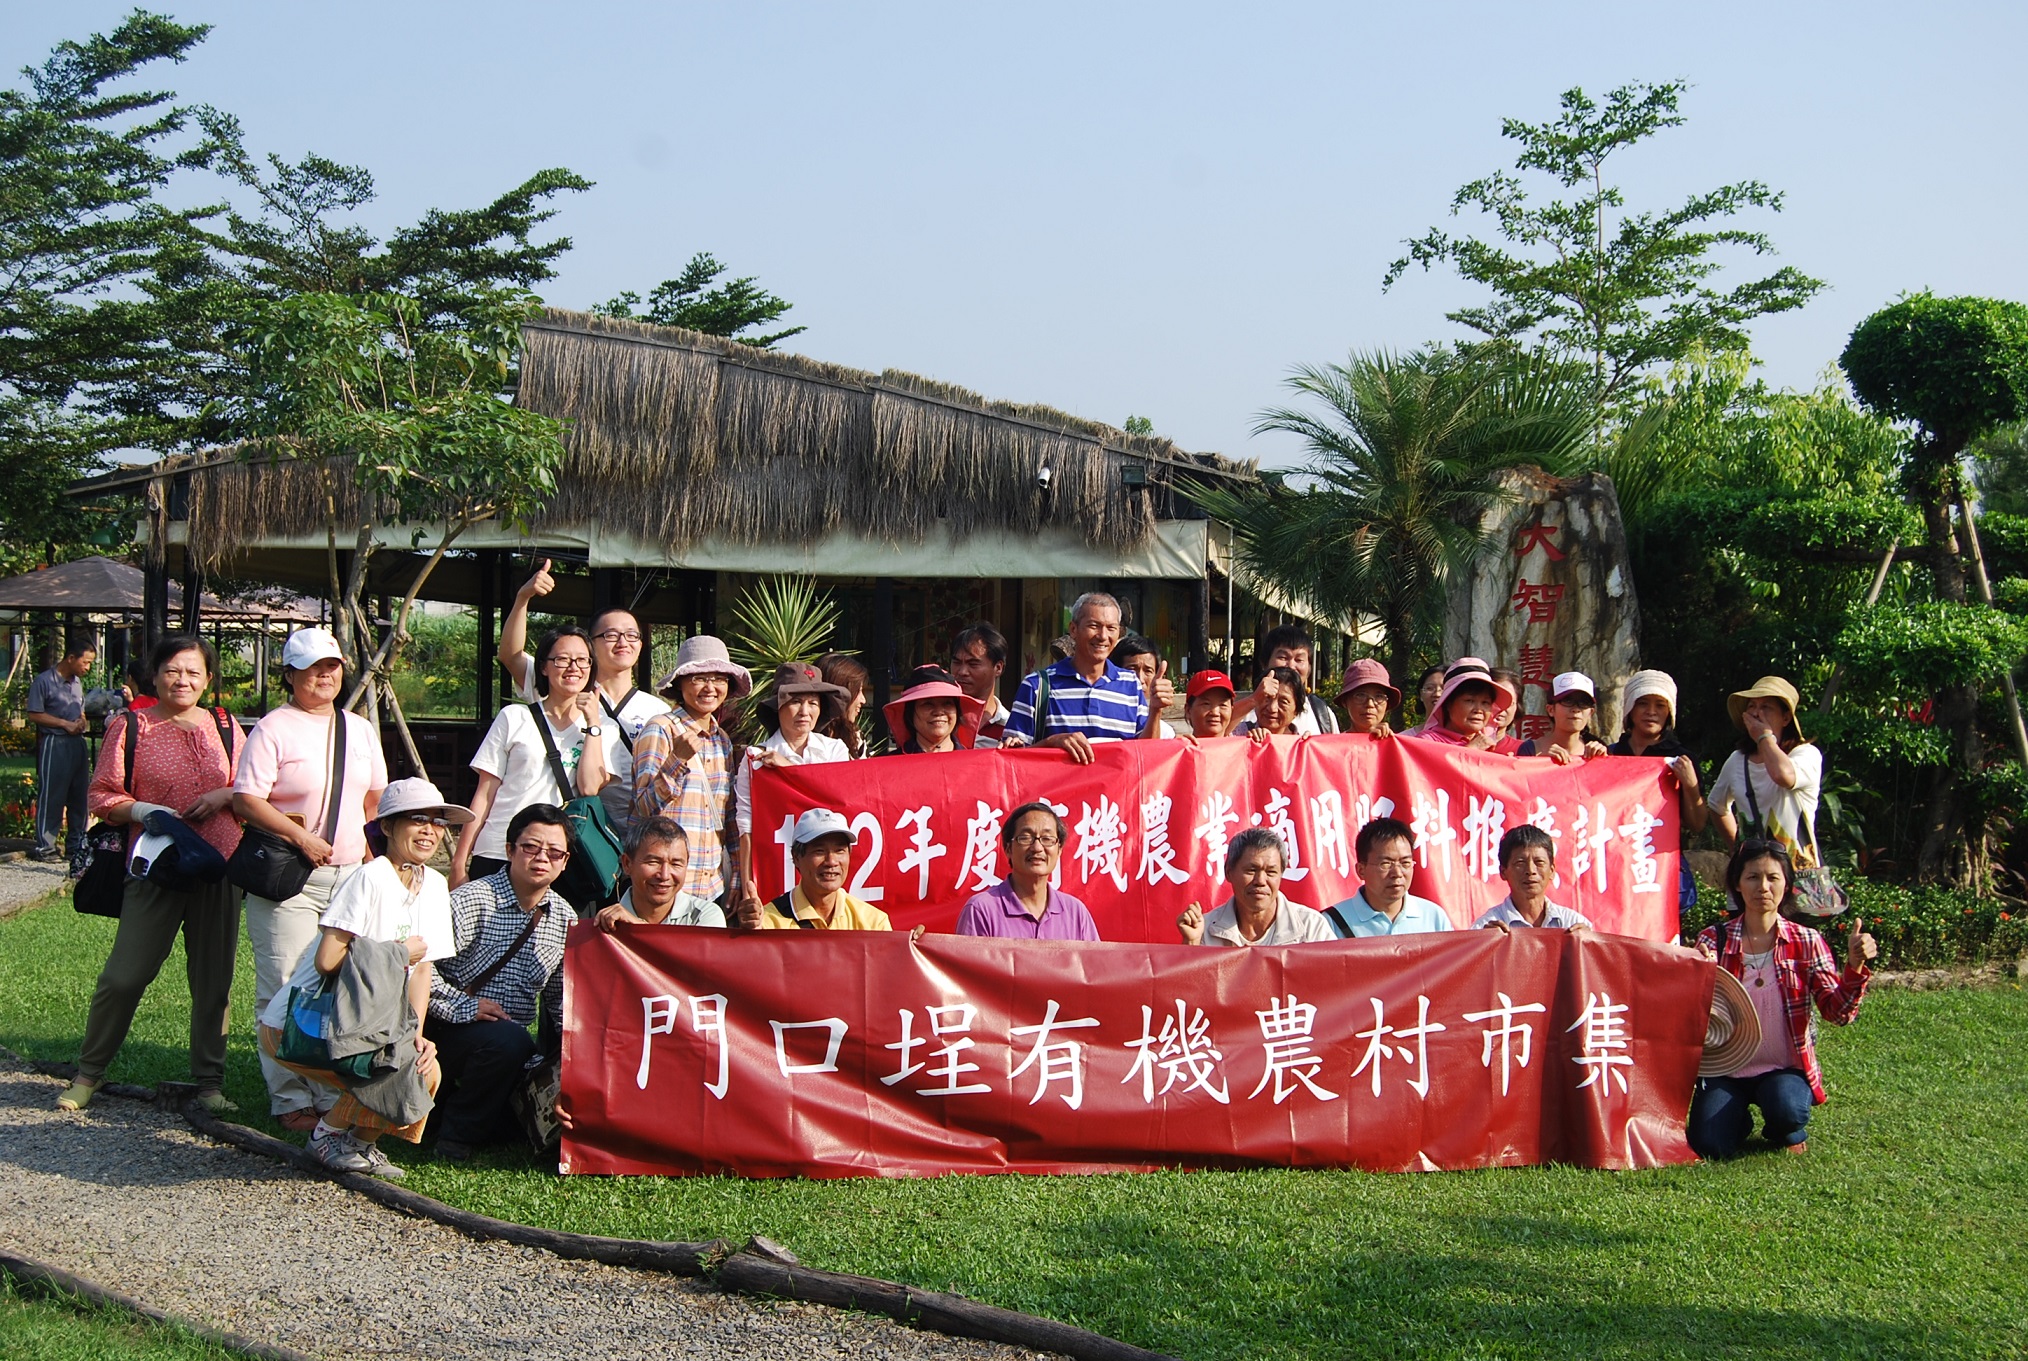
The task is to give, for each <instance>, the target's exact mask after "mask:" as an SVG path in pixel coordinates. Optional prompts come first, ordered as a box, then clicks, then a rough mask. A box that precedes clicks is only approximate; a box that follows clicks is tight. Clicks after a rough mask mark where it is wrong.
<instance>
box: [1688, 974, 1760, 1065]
mask: <svg viewBox="0 0 2028 1361" xmlns="http://www.w3.org/2000/svg"><path fill="white" fill-rule="evenodd" d="M1712 973H1713V974H1715V975H1716V981H1715V982H1714V983H1713V984H1712V987H1711V1015H1710V1017H1709V1018H1708V1019H1706V1021H1705V1022H1704V1054H1703V1057H1701V1058H1699V1059H1698V1060H1697V1076H1699V1077H1730V1076H1731V1075H1732V1074H1734V1073H1736V1072H1738V1071H1739V1070H1740V1069H1741V1068H1744V1067H1745V1066H1746V1065H1747V1063H1748V1062H1750V1061H1751V1060H1752V1058H1753V1056H1754V1055H1755V1054H1757V1053H1759V1052H1760V1014H1759V1013H1758V1012H1756V1011H1755V1010H1754V1009H1753V999H1752V998H1751V997H1748V996H1747V995H1746V985H1745V984H1743V983H1741V982H1740V981H1739V980H1738V979H1737V978H1734V977H1733V976H1732V975H1731V974H1729V973H1727V972H1726V971H1725V970H1724V969H1721V968H1718V967H1716V966H1715V965H1714V966H1713V968H1712Z"/></svg>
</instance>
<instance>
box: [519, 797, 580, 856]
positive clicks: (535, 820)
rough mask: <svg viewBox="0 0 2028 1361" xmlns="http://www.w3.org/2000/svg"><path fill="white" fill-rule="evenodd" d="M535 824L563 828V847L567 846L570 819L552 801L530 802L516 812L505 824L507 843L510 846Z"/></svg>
mask: <svg viewBox="0 0 2028 1361" xmlns="http://www.w3.org/2000/svg"><path fill="white" fill-rule="evenodd" d="M537 826H540V827H561V828H563V844H564V847H565V849H568V848H569V846H570V819H569V818H567V817H565V816H564V815H563V810H562V809H561V808H558V807H557V806H556V805H555V804H553V803H531V804H529V805H528V806H527V807H526V808H524V809H522V810H521V811H520V812H518V813H516V814H515V815H514V820H513V821H512V822H510V823H508V824H507V845H508V846H509V847H512V846H513V845H514V843H515V842H517V841H519V840H520V839H521V834H522V833H523V832H525V831H527V830H528V829H529V828H530V827H537Z"/></svg>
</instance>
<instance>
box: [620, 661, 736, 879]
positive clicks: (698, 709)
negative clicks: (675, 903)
mask: <svg viewBox="0 0 2028 1361" xmlns="http://www.w3.org/2000/svg"><path fill="white" fill-rule="evenodd" d="M660 688H661V690H662V693H663V694H665V695H667V696H668V697H669V698H670V699H673V700H675V701H676V707H675V708H673V709H671V710H670V711H669V712H668V713H666V714H657V715H655V717H653V718H651V719H649V720H648V721H647V723H645V724H644V725H642V728H641V734H640V736H638V737H636V738H635V739H634V818H635V820H636V821H639V820H642V819H646V818H652V817H668V818H673V819H675V821H676V823H677V824H678V825H679V826H681V827H682V828H683V830H684V832H685V833H686V834H688V836H689V837H690V865H689V868H688V869H687V870H686V871H685V874H684V880H683V891H684V892H685V893H689V894H694V895H695V896H697V897H699V898H707V899H710V900H711V901H713V902H722V901H724V899H725V894H726V890H727V888H728V887H729V885H728V884H727V883H726V836H727V817H726V815H727V813H728V812H729V811H730V805H731V803H732V775H733V751H732V738H731V737H730V736H729V735H728V734H727V733H726V730H725V717H726V715H725V706H726V704H727V702H728V701H732V700H738V699H743V698H745V697H746V696H747V695H748V694H750V693H751V692H752V691H753V676H752V674H751V673H750V672H748V671H747V669H746V668H745V667H743V666H741V665H739V664H738V663H737V662H735V661H733V660H732V658H731V657H730V656H729V655H727V653H726V650H725V644H724V643H723V642H722V641H720V640H719V639H717V638H714V637H712V636H711V635H710V634H708V633H700V634H698V635H697V636H695V637H693V638H685V639H684V640H683V646H682V647H680V648H678V649H677V652H676V665H675V666H673V667H671V668H670V670H669V674H668V675H666V676H664V677H663V678H662V684H661V687H660ZM734 868H735V869H736V868H737V864H736V863H735V865H734Z"/></svg>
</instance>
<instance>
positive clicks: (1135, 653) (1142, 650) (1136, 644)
mask: <svg viewBox="0 0 2028 1361" xmlns="http://www.w3.org/2000/svg"><path fill="white" fill-rule="evenodd" d="M1161 656H1162V654H1161V653H1159V652H1157V651H1155V645H1154V643H1152V642H1150V641H1149V640H1148V639H1147V638H1145V637H1143V636H1142V635H1140V634H1138V633H1129V634H1127V635H1126V636H1125V637H1123V638H1121V639H1120V640H1119V641H1118V642H1117V643H1114V644H1113V650H1112V652H1111V654H1110V655H1108V656H1107V658H1106V660H1107V661H1109V662H1111V663H1112V664H1113V665H1114V666H1125V665H1126V664H1127V663H1128V662H1130V661H1132V660H1133V659H1134V658H1136V657H1154V658H1156V659H1157V660H1160V658H1161Z"/></svg>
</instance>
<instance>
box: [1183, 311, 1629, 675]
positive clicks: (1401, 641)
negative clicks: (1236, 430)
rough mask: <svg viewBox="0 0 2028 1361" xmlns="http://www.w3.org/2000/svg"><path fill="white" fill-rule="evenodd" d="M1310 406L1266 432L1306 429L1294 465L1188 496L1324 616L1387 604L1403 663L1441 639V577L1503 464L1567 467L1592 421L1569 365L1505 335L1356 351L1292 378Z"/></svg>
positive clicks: (1255, 561) (1367, 612) (1383, 619)
mask: <svg viewBox="0 0 2028 1361" xmlns="http://www.w3.org/2000/svg"><path fill="white" fill-rule="evenodd" d="M1288 385H1289V387H1290V388H1291V389H1293V390H1294V391H1295V392H1296V393H1298V394H1300V395H1301V396H1303V397H1305V398H1308V399H1309V401H1310V404H1309V405H1308V406H1306V407H1277V408H1274V409H1272V410H1269V411H1266V412H1263V413H1262V415H1261V418H1260V421H1259V423H1258V424H1257V425H1256V426H1255V429H1256V431H1263V432H1264V431H1269V430H1279V431H1286V432H1288V433H1291V434H1294V435H1297V436H1300V437H1301V438H1302V440H1303V442H1304V444H1305V445H1306V446H1307V448H1308V451H1309V458H1308V460H1307V462H1305V464H1304V465H1303V466H1302V468H1301V470H1300V471H1299V472H1298V473H1297V474H1295V475H1294V477H1285V476H1282V475H1278V474H1273V473H1269V474H1265V475H1264V476H1263V477H1262V480H1261V485H1260V486H1259V487H1257V488H1241V489H1230V488H1224V487H1207V488H1201V489H1198V490H1194V491H1193V492H1192V493H1191V495H1192V497H1193V499H1194V500H1196V501H1197V503H1198V504H1199V505H1201V506H1202V507H1203V508H1204V509H1205V511H1206V512H1207V513H1209V514H1210V515H1211V516H1212V517H1213V518H1215V519H1218V520H1223V521H1225V522H1227V523H1229V524H1230V525H1231V526H1232V528H1233V534H1234V539H1235V543H1236V548H1237V552H1238V556H1239V560H1240V564H1241V566H1242V567H1244V569H1245V570H1246V571H1248V572H1249V573H1251V574H1253V575H1254V576H1256V577H1258V578H1259V579H1261V580H1263V581H1266V582H1269V583H1271V584H1272V585H1274V586H1276V587H1277V588H1279V589H1281V590H1283V591H1286V592H1288V593H1289V594H1291V595H1293V596H1295V597H1296V598H1298V599H1305V600H1309V601H1311V602H1313V603H1314V604H1316V605H1317V606H1319V607H1320V608H1321V609H1322V610H1324V611H1325V612H1327V613H1329V614H1339V615H1344V614H1358V615H1364V616H1369V617H1374V618H1377V619H1378V620H1379V621H1380V625H1381V627H1382V629H1383V630H1384V631H1385V633H1386V636H1387V649H1388V659H1389V665H1390V666H1391V667H1392V668H1393V669H1394V670H1395V671H1396V672H1397V674H1405V673H1406V672H1407V671H1408V670H1409V668H1410V666H1411V664H1412V663H1413V661H1414V659H1415V658H1416V656H1417V655H1418V654H1419V653H1420V652H1422V651H1425V650H1427V649H1429V648H1432V647H1434V646H1435V645H1436V643H1437V641H1438V636H1439V634H1440V632H1441V629H1442V624H1443V611H1444V598H1445V591H1446V588H1447V587H1448V585H1449V584H1450V582H1451V581H1452V580H1453V579H1454V578H1455V577H1457V576H1458V575H1459V574H1460V573H1461V572H1463V571H1464V570H1465V569H1466V568H1467V567H1468V565H1469V564H1470V562H1471V560H1472V558H1473V557H1474V556H1475V555H1476V554H1477V553H1478V552H1479V551H1480V550H1481V549H1482V548H1483V547H1484V544H1483V541H1482V536H1481V534H1480V531H1479V529H1478V523H1479V520H1480V518H1481V516H1482V515H1483V513H1484V512H1485V511H1486V510H1488V509H1490V508H1491V507H1492V506H1494V505H1496V504H1497V503H1498V502H1499V501H1500V500H1501V499H1502V497H1503V496H1505V495H1506V493H1505V492H1504V491H1503V490H1502V489H1501V487H1500V485H1499V481H1498V476H1499V474H1500V473H1501V472H1503V471H1505V470H1506V469H1509V468H1514V467H1519V466H1523V465H1531V464H1532V465H1535V466H1538V467H1542V468H1545V469H1548V470H1550V471H1560V470H1562V469H1564V468H1566V467H1568V466H1569V465H1570V464H1571V463H1572V461H1573V460H1574V459H1575V458H1576V457H1577V456H1578V455H1579V454H1580V453H1581V452H1582V450H1583V448H1584V446H1585V444H1586V442H1587V441H1588V440H1589V438H1590V432H1591V411H1590V406H1589V403H1588V402H1587V400H1586V398H1585V393H1584V389H1583V388H1582V387H1581V386H1579V385H1576V384H1573V383H1571V382H1570V381H1569V377H1568V374H1567V373H1566V372H1565V371H1564V369H1563V366H1561V365H1558V364H1556V363H1554V362H1553V361H1549V360H1546V359H1543V358H1541V357H1531V356H1525V355H1515V354H1514V353H1513V352H1511V351H1509V350H1507V349H1505V348H1504V347H1499V346H1481V347H1473V348H1469V349H1464V350H1453V349H1445V348H1429V349H1424V350H1419V351H1416V352H1415V353H1413V354H1408V355H1392V354H1385V353H1376V354H1356V353H1355V354H1354V355H1352V356H1351V357H1350V358H1349V359H1348V360H1347V361H1346V362H1345V363H1343V364H1330V365H1324V366H1320V367H1319V366H1307V365H1306V366H1304V367H1302V368H1299V369H1297V370H1296V372H1295V374H1294V375H1293V376H1292V377H1291V378H1290V379H1289V380H1288Z"/></svg>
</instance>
